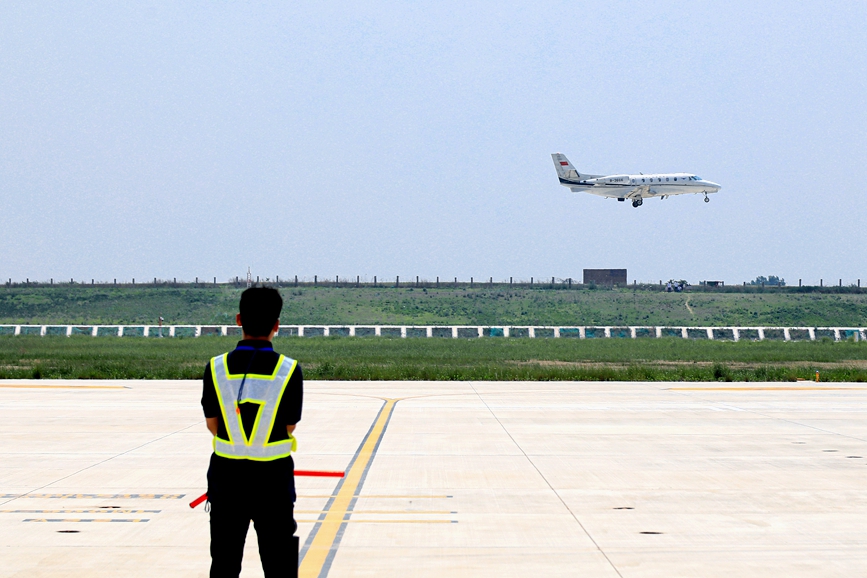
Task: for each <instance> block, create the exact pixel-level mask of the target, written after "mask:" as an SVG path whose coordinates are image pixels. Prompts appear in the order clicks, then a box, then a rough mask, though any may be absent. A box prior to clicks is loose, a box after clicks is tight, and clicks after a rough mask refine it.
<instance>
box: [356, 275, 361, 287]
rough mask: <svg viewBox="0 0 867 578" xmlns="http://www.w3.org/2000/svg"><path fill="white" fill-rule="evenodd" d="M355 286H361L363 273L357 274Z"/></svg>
mask: <svg viewBox="0 0 867 578" xmlns="http://www.w3.org/2000/svg"><path fill="white" fill-rule="evenodd" d="M355 286H356V287H360V286H361V275H356V276H355Z"/></svg>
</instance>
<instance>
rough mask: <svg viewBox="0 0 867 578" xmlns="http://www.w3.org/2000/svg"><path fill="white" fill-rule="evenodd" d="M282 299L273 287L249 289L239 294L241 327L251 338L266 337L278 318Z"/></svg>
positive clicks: (281, 307)
mask: <svg viewBox="0 0 867 578" xmlns="http://www.w3.org/2000/svg"><path fill="white" fill-rule="evenodd" d="M282 309H283V298H282V297H280V292H279V291H277V290H276V289H274V288H273V287H250V288H249V289H247V290H245V291H244V292H243V293H241V304H240V306H239V310H240V313H241V326H242V327H243V328H244V333H246V334H247V335H250V336H251V337H267V336H268V334H269V333H271V329H273V328H274V324H275V323H277V320H278V319H279V318H280V311H281V310H282Z"/></svg>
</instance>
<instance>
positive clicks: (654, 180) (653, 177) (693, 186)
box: [551, 153, 721, 207]
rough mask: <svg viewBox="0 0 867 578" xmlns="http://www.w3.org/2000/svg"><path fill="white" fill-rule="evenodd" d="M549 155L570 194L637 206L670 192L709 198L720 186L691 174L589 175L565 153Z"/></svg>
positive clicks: (669, 194)
mask: <svg viewBox="0 0 867 578" xmlns="http://www.w3.org/2000/svg"><path fill="white" fill-rule="evenodd" d="M551 158H552V159H553V160H554V168H556V169H557V177H558V178H559V179H560V184H561V185H563V186H564V187H568V188H569V190H570V191H572V192H573V193H590V194H591V195H598V196H600V197H609V198H615V199H617V200H618V201H625V200H627V199H629V200H630V201H632V206H634V207H638V206H640V205H641V204H642V203H643V202H644V199H648V198H653V197H659V198H662V199H664V198H666V197H669V196H671V195H686V194H694V195H704V200H705V201H708V200H709V199H708V197H707V196H708V195H709V194H711V193H716V192H718V191H719V190H720V188H721V187H720V185H718V184H716V183H714V182H711V181H706V180H704V179H702V178H701V177H699V176H697V175H694V174H691V173H653V174H647V175H645V174H641V173H639V174H637V175H634V174H619V175H588V174H585V173H579V172H578V170H577V169H576V168H575V167H574V166H573V165H572V163H570V162H569V159H567V158H566V155H563V154H561V153H554V154H552V155H551Z"/></svg>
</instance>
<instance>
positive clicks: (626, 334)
mask: <svg viewBox="0 0 867 578" xmlns="http://www.w3.org/2000/svg"><path fill="white" fill-rule="evenodd" d="M3 335H6V336H13V335H40V336H53V335H56V336H67V337H69V336H72V335H89V336H93V337H207V336H238V337H240V336H241V328H240V327H237V326H235V325H166V326H163V327H159V326H156V325H87V324H82V325H0V336H3ZM329 336H340V337H395V338H415V337H424V338H436V337H440V338H452V339H472V338H479V337H511V338H516V337H524V338H531V339H539V338H555V339H557V338H575V339H606V338H607V339H612V338H626V339H640V338H664V337H674V338H681V339H708V340H718V341H720V340H722V341H741V340H745V341H765V340H771V341H816V340H821V339H826V338H827V339H831V340H833V341H845V340H854V341H865V340H867V328H863V327H862V328H859V327H688V326H678V327H667V326H658V327H650V326H589V325H587V326H572V327H565V326H556V325H554V326H551V325H535V326H508V325H501V326H488V325H445V326H444V325H281V326H280V331H279V333H278V337H329Z"/></svg>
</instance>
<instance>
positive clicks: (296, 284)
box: [295, 275, 298, 287]
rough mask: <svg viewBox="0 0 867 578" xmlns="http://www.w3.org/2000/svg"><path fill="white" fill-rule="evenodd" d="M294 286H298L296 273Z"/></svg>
mask: <svg viewBox="0 0 867 578" xmlns="http://www.w3.org/2000/svg"><path fill="white" fill-rule="evenodd" d="M295 286H296V287H298V275H295Z"/></svg>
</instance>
